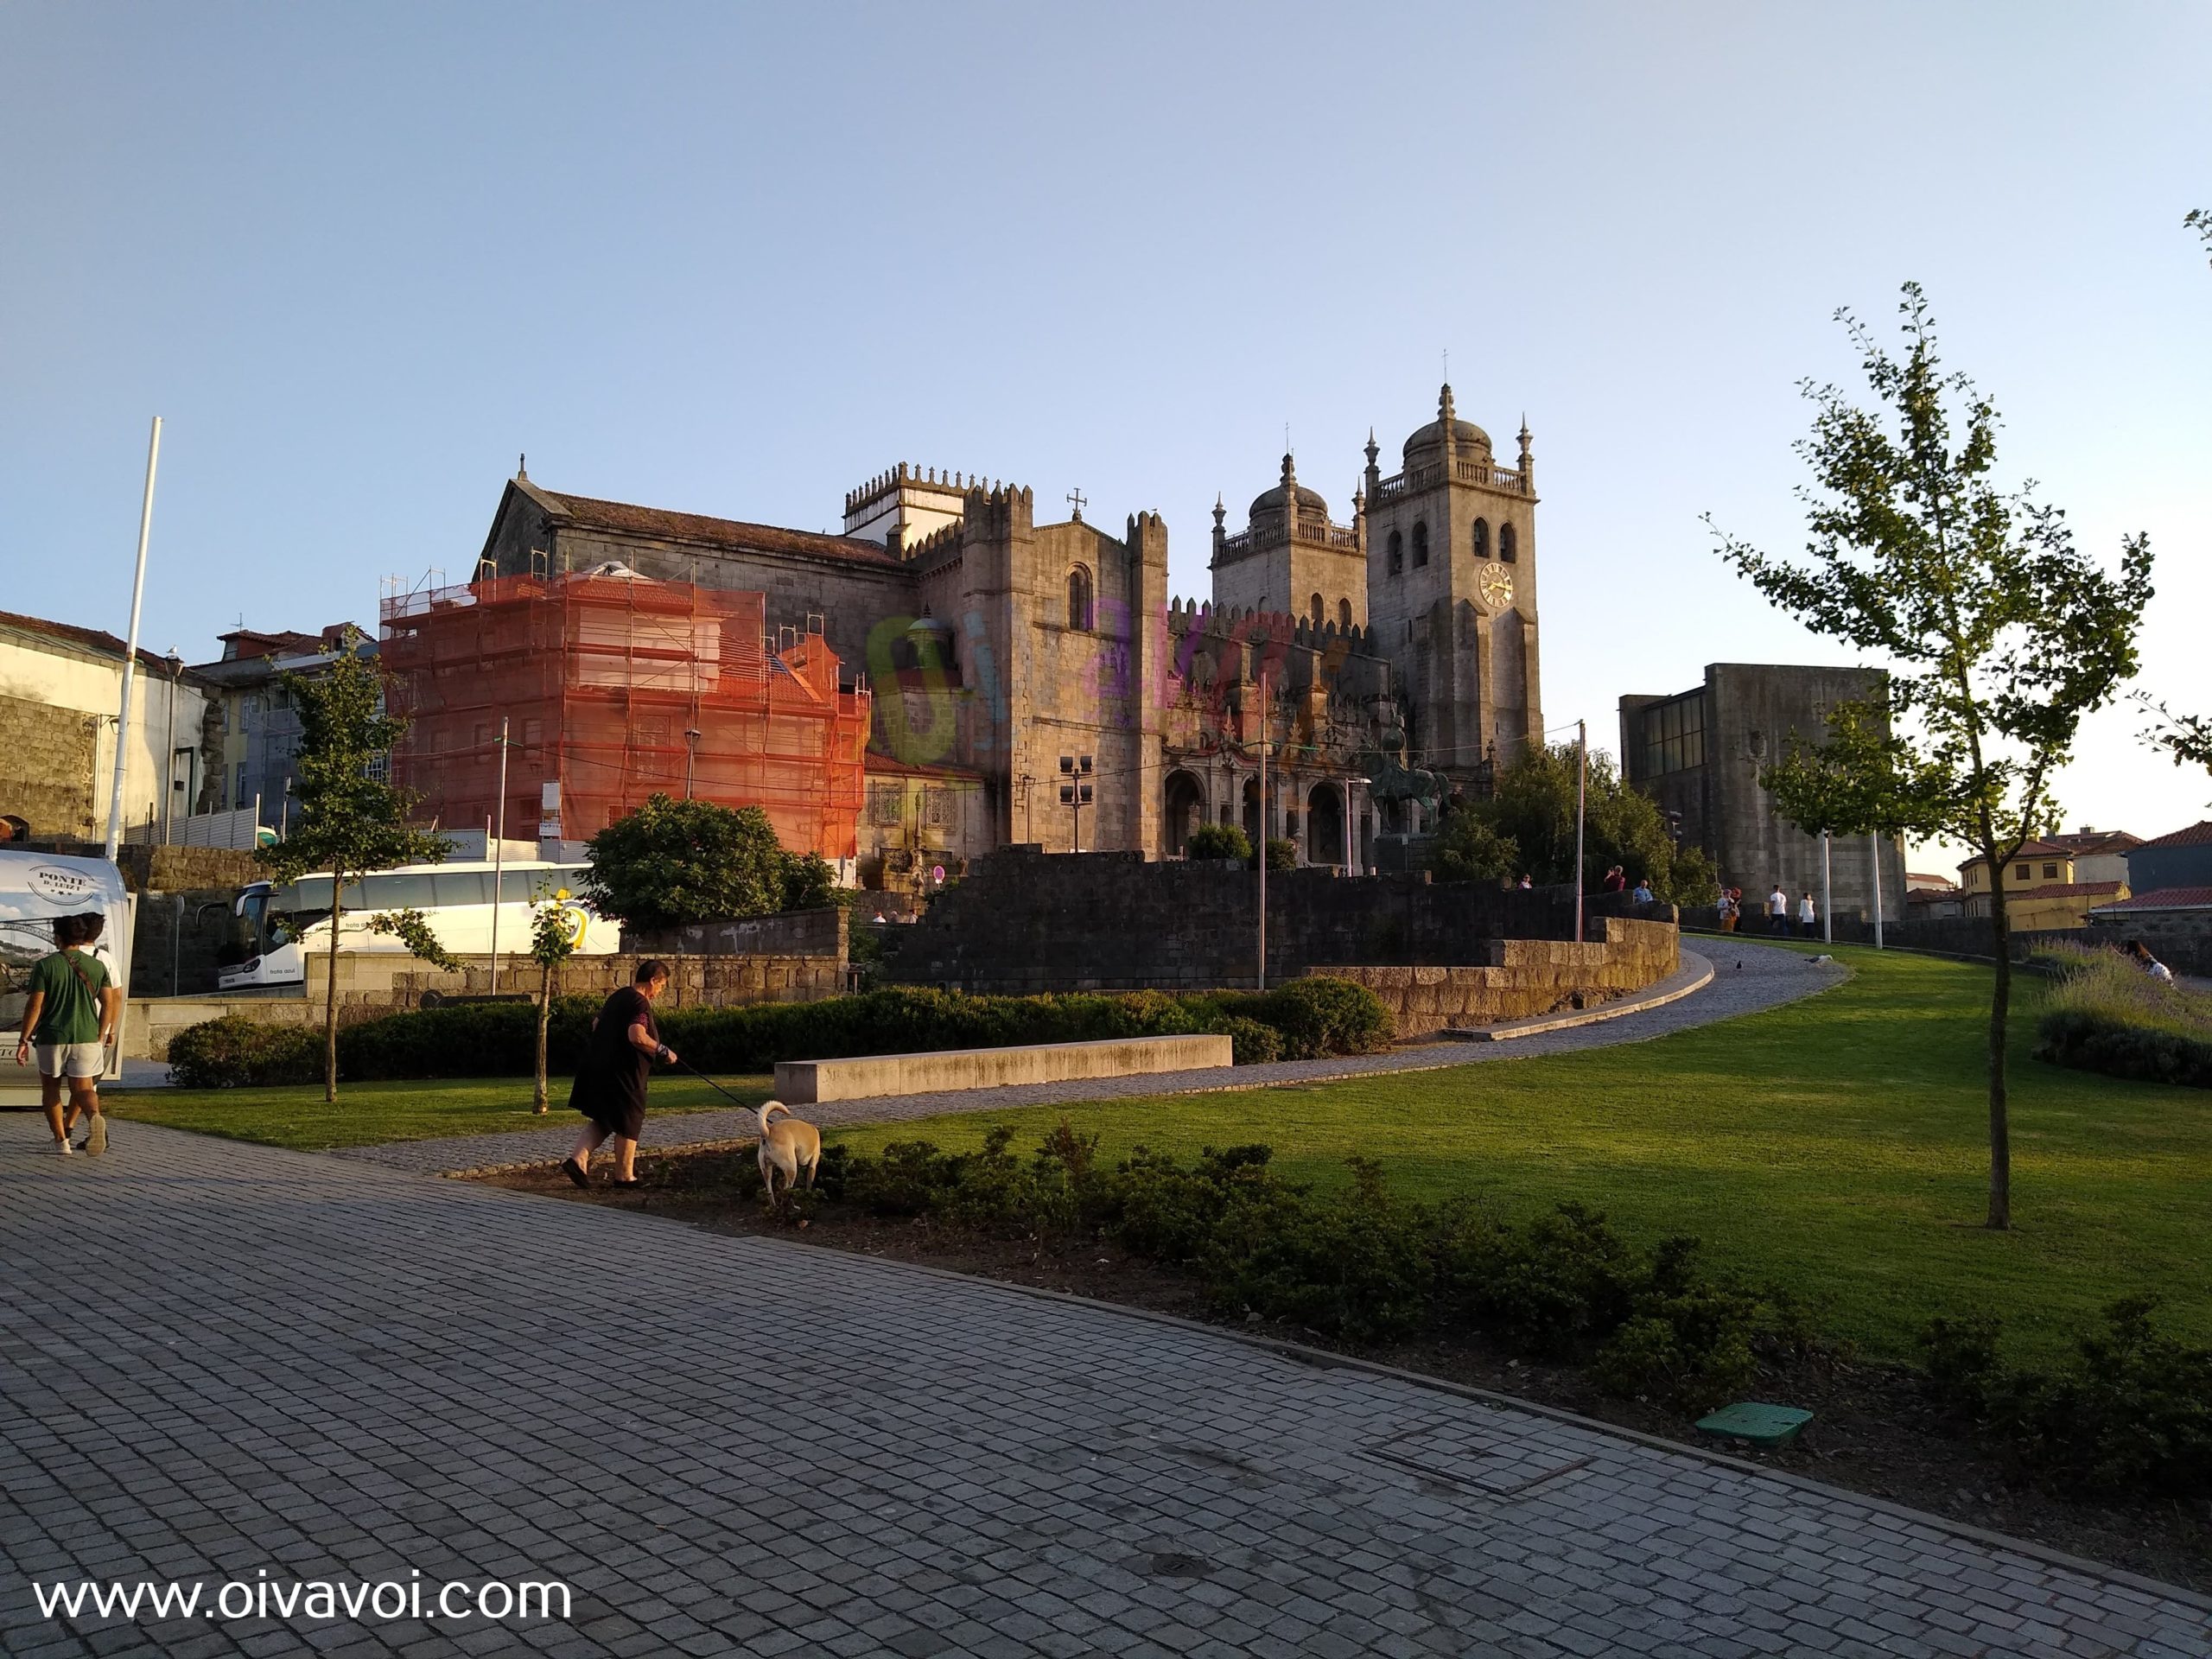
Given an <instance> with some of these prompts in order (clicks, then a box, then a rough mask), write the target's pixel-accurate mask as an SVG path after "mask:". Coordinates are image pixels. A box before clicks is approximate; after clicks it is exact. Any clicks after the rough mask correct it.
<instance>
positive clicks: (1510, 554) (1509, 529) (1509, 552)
mask: <svg viewBox="0 0 2212 1659" xmlns="http://www.w3.org/2000/svg"><path fill="white" fill-rule="evenodd" d="M1519 552H1520V549H1519V545H1518V544H1517V543H1516V542H1515V541H1514V539H1513V526H1512V525H1510V524H1500V525H1499V526H1498V527H1497V556H1498V558H1499V559H1500V560H1501V561H1503V563H1507V564H1510V563H1513V561H1514V560H1515V558H1516V557H1517V556H1519Z"/></svg>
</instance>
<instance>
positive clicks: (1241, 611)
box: [1167, 599, 1370, 655]
mask: <svg viewBox="0 0 2212 1659" xmlns="http://www.w3.org/2000/svg"><path fill="white" fill-rule="evenodd" d="M1167 631H1168V632H1170V633H1172V634H1173V635H1175V636H1177V637H1178V638H1180V637H1182V636H1183V635H1185V634H1189V633H1200V634H1218V635H1220V636H1221V637H1222V638H1224V639H1230V638H1234V639H1241V640H1243V641H1244V642H1246V643H1247V644H1254V643H1264V644H1274V643H1277V642H1280V643H1281V644H1283V645H1298V646H1301V647H1303V648H1305V649H1306V650H1309V651H1326V650H1329V649H1330V648H1332V647H1333V646H1335V645H1339V644H1341V645H1343V646H1344V649H1345V650H1347V651H1349V652H1355V653H1357V654H1361V655H1364V654H1365V653H1366V652H1367V651H1368V648H1369V645H1370V630H1369V629H1366V628H1363V627H1361V626H1358V625H1357V623H1355V624H1353V625H1352V626H1351V627H1344V626H1339V625H1338V624H1337V623H1335V622H1322V623H1319V624H1316V623H1315V622H1314V620H1313V618H1312V617H1310V616H1294V615H1293V614H1291V613H1288V612H1287V611H1268V610H1256V609H1254V608H1253V607H1249V606H1235V605H1220V606H1217V605H1213V604H1211V603H1207V602H1205V601H1198V600H1194V599H1174V600H1170V601H1168V605H1167Z"/></svg>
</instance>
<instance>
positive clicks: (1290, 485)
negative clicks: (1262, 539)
mask: <svg viewBox="0 0 2212 1659" xmlns="http://www.w3.org/2000/svg"><path fill="white" fill-rule="evenodd" d="M1293 496H1295V497H1296V498H1297V499H1298V510H1299V511H1300V512H1318V513H1319V514H1320V515H1321V516H1322V517H1323V518H1327V517H1328V515H1329V504H1328V503H1327V502H1326V501H1325V500H1323V499H1321V493H1320V491H1319V490H1309V489H1307V488H1306V486H1304V485H1303V484H1300V482H1299V481H1298V470H1297V468H1296V467H1293V466H1292V465H1291V460H1290V457H1289V456H1288V455H1285V456H1284V457H1283V458H1282V482H1281V483H1280V484H1278V485H1276V486H1274V488H1273V489H1272V490H1262V492H1261V493H1259V494H1257V495H1255V496H1254V497H1253V498H1252V511H1251V516H1252V517H1253V518H1259V517H1261V516H1262V514H1268V513H1278V512H1281V511H1282V510H1283V503H1284V502H1285V501H1287V500H1288V499H1290V498H1291V497H1293Z"/></svg>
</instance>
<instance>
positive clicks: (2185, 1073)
mask: <svg viewBox="0 0 2212 1659" xmlns="http://www.w3.org/2000/svg"><path fill="white" fill-rule="evenodd" d="M2030 961H2031V963H2032V964H2033V965H2035V966H2037V967H2040V968H2043V969H2047V970H2048V971H2049V972H2050V973H2051V975H2052V976H2054V982H2053V983H2052V985H2051V988H2050V993H2049V995H2046V996H2045V997H2044V1009H2043V1014H2042V1017H2041V1018H2040V1019H2038V1020H2037V1022H2036V1036H2037V1041H2036V1046H2035V1049H2034V1054H2035V1058H2037V1059H2038V1060H2044V1061H2047V1062H2048V1063H2049V1064H2050V1065H2064V1066H2071V1067H2073V1068H2074V1069H2075V1070H2076V1071H2101V1072H2103V1073H2105V1074H2106V1075H2107V1077H2133V1078H2136V1079H2139V1081H2142V1082H2145V1083H2171V1084H2181V1085H2183V1086H2184V1087H2187V1088H2193V1089H2212V996H2207V995H2204V994H2203V993H2202V992H2198V991H2189V990H2184V989H2183V988H2181V987H2180V986H2177V985H2162V984H2160V983H2159V982H2157V981H2156V980H2153V979H2152V978H2151V977H2150V976H2149V975H2147V974H2145V972H2144V971H2143V970H2142V969H2141V968H2140V967H2139V965H2137V964H2136V963H2133V962H2132V961H2130V960H2129V959H2128V958H2127V957H2123V956H2122V955H2120V952H2119V951H2117V950H2109V949H2096V950H2088V949H2084V948H2083V947H2082V946H2080V945H2075V944H2054V945H2048V946H2045V947H2044V948H2043V949H2041V950H2037V952H2036V953H2035V954H2034V955H2033V956H2032V957H2031V958H2030Z"/></svg>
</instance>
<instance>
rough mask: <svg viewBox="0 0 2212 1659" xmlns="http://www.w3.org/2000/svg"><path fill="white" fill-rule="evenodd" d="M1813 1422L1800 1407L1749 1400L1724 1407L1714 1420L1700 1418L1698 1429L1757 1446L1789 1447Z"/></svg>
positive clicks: (1715, 1413)
mask: <svg viewBox="0 0 2212 1659" xmlns="http://www.w3.org/2000/svg"><path fill="white" fill-rule="evenodd" d="M1811 1421H1813V1414H1812V1413H1811V1412H1809V1411H1801V1410H1799V1409H1798V1408H1796V1406H1763V1405H1760V1404H1758V1402H1755V1401H1750V1400H1745V1401H1740V1402H1738V1403H1737V1404H1735V1405H1732V1406H1723V1407H1722V1408H1720V1409H1719V1411H1716V1412H1714V1413H1713V1414H1712V1415H1711V1416H1710V1417H1700V1418H1699V1419H1698V1422H1697V1426H1698V1427H1700V1428H1701V1429H1703V1430H1704V1431H1705V1432H1706V1433H1708V1434H1719V1435H1723V1436H1725V1437H1726V1438H1727V1439H1729V1440H1749V1441H1751V1443H1752V1444H1753V1445H1754V1446H1787V1445H1789V1442H1790V1441H1792V1440H1796V1438H1797V1431H1798V1430H1799V1429H1801V1428H1802V1427H1805V1425H1806V1424H1808V1423H1809V1422H1811Z"/></svg>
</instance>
